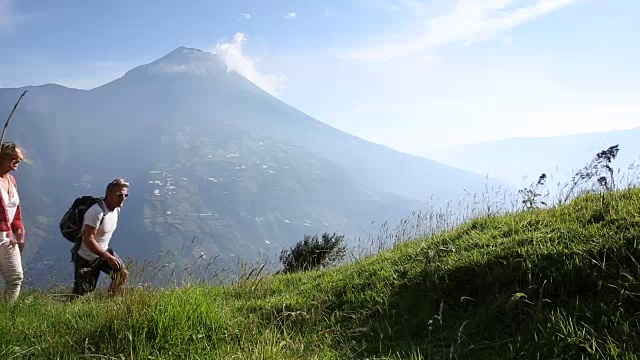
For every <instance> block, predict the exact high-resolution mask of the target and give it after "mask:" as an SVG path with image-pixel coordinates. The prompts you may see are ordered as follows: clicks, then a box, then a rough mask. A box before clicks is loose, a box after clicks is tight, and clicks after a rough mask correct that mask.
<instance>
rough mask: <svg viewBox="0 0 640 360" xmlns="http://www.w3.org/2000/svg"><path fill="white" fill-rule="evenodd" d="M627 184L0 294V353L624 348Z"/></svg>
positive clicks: (630, 333)
mask: <svg viewBox="0 0 640 360" xmlns="http://www.w3.org/2000/svg"><path fill="white" fill-rule="evenodd" d="M639 240H640V189H626V190H620V191H613V192H606V193H603V194H588V195H583V196H580V197H578V198H577V199H575V200H573V201H571V202H570V203H568V204H564V205H560V206H554V207H552V208H549V209H531V210H526V211H521V212H518V213H512V214H507V215H503V216H481V217H478V218H476V219H474V220H472V221H469V222H467V223H465V224H463V225H461V226H459V227H458V228H456V229H455V230H453V231H449V232H445V233H441V234H437V235H434V236H431V237H429V238H421V239H415V240H412V241H408V242H404V243H401V244H398V245H396V246H394V247H393V248H392V249H390V250H388V251H384V252H382V253H380V254H378V255H376V256H370V257H366V258H363V259H360V260H358V261H356V262H354V263H353V264H347V265H342V266H340V267H336V268H332V269H328V270H324V271H310V272H305V273H294V274H280V275H277V276H269V277H264V278H252V277H250V278H249V279H248V280H245V281H242V282H239V283H237V284H235V285H233V286H191V287H183V288H176V289H165V290H155V291H152V290H142V289H138V290H136V289H131V290H130V291H129V292H128V293H127V294H126V295H125V296H124V297H121V298H109V297H105V296H104V295H100V294H95V295H96V297H94V298H91V297H89V298H86V299H82V300H79V301H76V302H64V301H59V300H56V297H55V296H54V295H53V294H51V293H43V292H36V293H23V294H22V295H21V299H20V300H19V301H18V302H17V303H15V304H12V305H2V306H0V319H1V320H0V357H2V358H4V359H10V358H16V359H18V358H19V359H23V358H29V359H35V358H38V359H40V358H42V359H52V358H75V357H83V356H92V357H96V358H116V359H120V358H135V359H160V358H161V359H178V358H190V359H205V358H208V359H210V358H220V359H230V358H237V359H257V358H259V359H347V358H394V359H396V358H397V359H400V358H402V359H445V358H446V359H497V358H499V359H580V358H583V359H587V358H588V359H598V358H600V359H604V358H606V359H636V358H638V357H640V356H639V355H637V354H640V337H639V335H638V334H640V326H639V323H638V319H639V316H638V312H639V311H640V282H639V279H640V265H639V263H638V259H639V258H640V246H639V245H638V242H639Z"/></svg>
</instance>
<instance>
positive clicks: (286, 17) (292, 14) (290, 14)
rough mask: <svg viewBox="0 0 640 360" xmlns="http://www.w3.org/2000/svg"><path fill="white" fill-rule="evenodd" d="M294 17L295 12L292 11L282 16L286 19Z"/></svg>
mask: <svg viewBox="0 0 640 360" xmlns="http://www.w3.org/2000/svg"><path fill="white" fill-rule="evenodd" d="M295 17H296V13H294V12H290V13H287V15H285V16H284V18H285V19H287V20H289V19H293V18H295Z"/></svg>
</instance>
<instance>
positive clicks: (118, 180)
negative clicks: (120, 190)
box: [105, 178, 129, 194]
mask: <svg viewBox="0 0 640 360" xmlns="http://www.w3.org/2000/svg"><path fill="white" fill-rule="evenodd" d="M116 186H118V187H124V188H127V189H128V188H129V183H128V182H127V181H126V180H125V179H123V178H116V179H113V181H111V182H110V183H109V184H108V185H107V189H106V190H105V194H108V193H109V191H111V189H113V188H114V187H116Z"/></svg>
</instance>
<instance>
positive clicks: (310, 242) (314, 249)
mask: <svg viewBox="0 0 640 360" xmlns="http://www.w3.org/2000/svg"><path fill="white" fill-rule="evenodd" d="M343 241H344V235H336V234H335V233H333V234H329V233H326V232H325V233H324V234H322V238H321V239H319V238H318V235H314V236H310V235H305V236H304V239H303V240H301V241H299V242H298V243H297V244H295V245H294V246H293V247H291V248H290V249H289V250H287V249H283V250H282V251H281V252H280V262H281V263H282V265H284V269H283V270H282V272H284V273H293V272H298V271H307V270H311V269H318V268H322V267H326V266H330V265H332V264H334V263H336V262H337V261H340V260H342V259H343V258H344V257H345V255H346V250H347V249H346V247H345V246H344V245H343Z"/></svg>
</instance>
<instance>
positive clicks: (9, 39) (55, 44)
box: [0, 0, 640, 155]
mask: <svg viewBox="0 0 640 360" xmlns="http://www.w3.org/2000/svg"><path fill="white" fill-rule="evenodd" d="M185 4H188V6H187V5H185ZM638 15H640V2H638V1H635V0H626V1H624V0H606V1H605V0H520V1H516V0H341V1H337V0H335V1H333V0H332V1H320V0H319V1H313V2H311V1H289V0H279V1H275V2H274V1H272V2H268V1H257V0H256V1H233V2H217V1H211V0H209V1H200V0H195V1H189V2H188V3H187V2H185V3H182V2H178V1H171V2H170V1H163V2H159V1H146V0H137V1H120V0H112V1H109V2H85V1H69V0H58V1H55V2H45V1H40V0H19V1H17V0H0V87H16V86H24V85H37V84H43V83H49V82H53V83H59V84H63V85H66V86H71V87H78V88H85V89H90V88H93V87H95V86H99V85H101V84H103V83H105V82H108V81H111V80H113V79H115V78H117V77H119V76H122V75H123V74H124V72H125V71H127V70H129V69H131V68H133V67H135V66H137V65H140V64H144V63H147V62H151V61H153V60H155V59H157V58H159V57H161V56H163V55H165V54H166V53H168V52H170V51H171V50H173V49H175V48H176V47H178V46H183V45H184V46H188V47H196V48H200V49H203V50H207V51H212V52H216V53H217V54H219V55H220V56H221V57H222V58H223V59H225V61H226V62H227V64H228V65H229V67H230V68H232V69H234V70H236V71H238V72H240V73H241V74H243V75H245V76H246V77H247V78H248V79H250V80H251V81H253V82H254V83H256V84H257V85H258V86H261V87H262V88H264V89H265V90H267V91H269V92H271V93H272V94H274V95H275V96H277V97H278V98H280V99H282V100H283V101H285V102H287V103H289V104H291V105H293V106H295V107H297V108H299V109H301V110H302V111H305V112H306V113H308V114H309V115H312V116H314V117H316V118H317V119H319V120H321V121H324V122H326V123H328V124H330V125H332V126H335V127H337V128H339V129H341V130H344V131H347V132H350V133H352V134H355V135H357V136H360V137H363V138H365V139H368V140H371V141H374V142H377V143H381V144H384V145H387V146H390V147H392V148H395V149H398V150H401V151H405V152H409V153H413V154H417V155H429V153H430V151H431V149H432V148H437V147H443V146H449V145H455V144H463V143H476V142H484V141H491V140H496V139H504V138H510V137H521V136H553V135H563V134H574V133H581V132H591V131H606V130H613V129H627V128H633V127H640V85H639V84H640V71H639V70H638V65H637V64H638V63H640V47H638V46H636V45H634V44H636V43H637V42H638V37H639V35H640V23H639V22H637V21H634V18H637V17H638Z"/></svg>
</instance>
